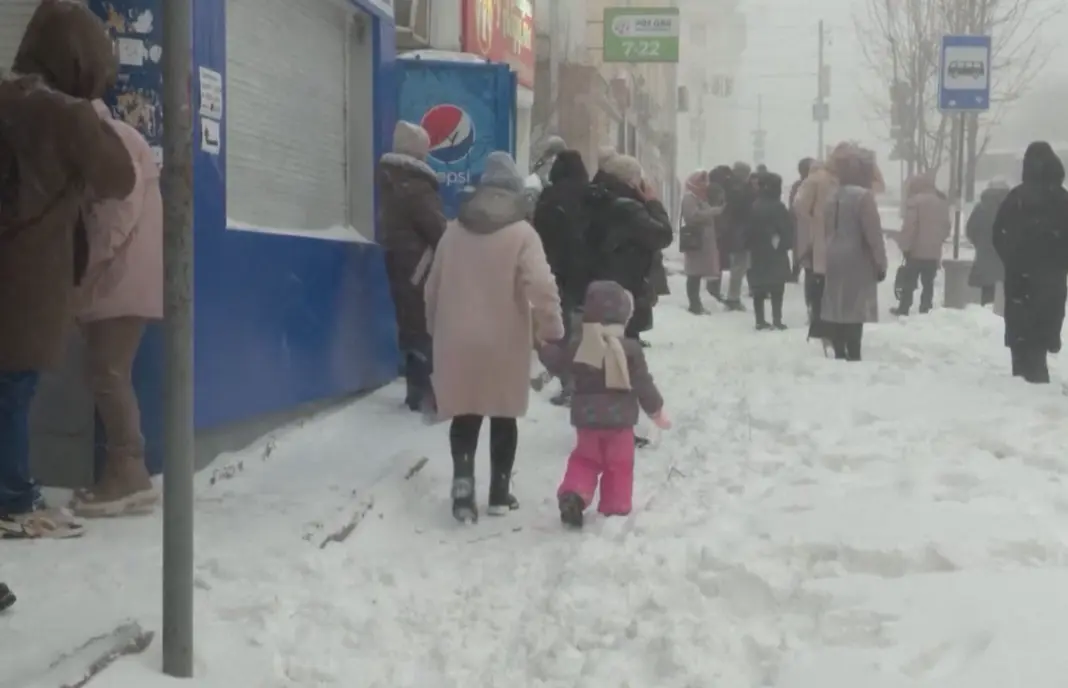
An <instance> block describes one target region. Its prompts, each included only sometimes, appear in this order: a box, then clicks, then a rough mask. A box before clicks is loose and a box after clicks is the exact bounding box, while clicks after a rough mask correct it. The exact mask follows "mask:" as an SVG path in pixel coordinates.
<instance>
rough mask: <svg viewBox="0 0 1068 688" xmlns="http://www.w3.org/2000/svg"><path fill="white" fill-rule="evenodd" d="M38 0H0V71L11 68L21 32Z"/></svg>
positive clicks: (20, 39)
mask: <svg viewBox="0 0 1068 688" xmlns="http://www.w3.org/2000/svg"><path fill="white" fill-rule="evenodd" d="M39 2H40V0H0V71H2V72H6V71H7V70H9V69H11V63H12V62H13V61H14V60H15V53H16V52H17V51H18V49H19V42H21V41H22V32H23V31H25V30H26V25H27V24H29V23H30V17H32V16H33V11H34V10H35V9H37V4H38V3H39Z"/></svg>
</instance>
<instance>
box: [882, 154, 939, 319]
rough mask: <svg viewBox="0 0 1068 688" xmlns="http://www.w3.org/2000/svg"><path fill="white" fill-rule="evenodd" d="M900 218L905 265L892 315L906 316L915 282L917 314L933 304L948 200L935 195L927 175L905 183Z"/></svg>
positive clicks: (901, 244) (933, 185)
mask: <svg viewBox="0 0 1068 688" xmlns="http://www.w3.org/2000/svg"><path fill="white" fill-rule="evenodd" d="M902 219H903V222H902V225H901V239H900V246H901V252H902V254H904V257H905V265H904V266H903V269H904V273H903V275H902V278H901V280H900V294H899V297H898V298H899V302H898V305H897V307H896V308H894V309H893V313H894V314H895V315H908V314H909V309H910V308H912V298H913V295H914V294H915V292H916V285H917V282H920V283H921V284H922V289H921V291H920V313H928V312H930V310H931V308H932V307H933V305H934V283H935V276H936V275H937V274H938V270H939V268H941V266H942V248H943V245H944V244H945V242H946V239H948V238H949V235H950V232H952V231H953V220H952V218H951V217H950V206H949V201H947V200H946V198H945V196H940V195H939V194H938V188H937V187H936V186H935V181H934V179H933V178H932V177H931V176H930V175H920V176H917V177H914V178H912V179H910V180H909V182H908V184H907V185H906V201H905V216H904V217H903V218H902ZM896 281H897V280H895V282H896Z"/></svg>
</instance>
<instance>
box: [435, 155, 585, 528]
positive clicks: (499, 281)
mask: <svg viewBox="0 0 1068 688" xmlns="http://www.w3.org/2000/svg"><path fill="white" fill-rule="evenodd" d="M525 210H526V208H525V202H524V199H523V178H522V175H521V174H520V173H519V169H518V168H517V167H516V164H515V162H514V161H513V160H512V158H511V157H509V156H508V154H507V153H501V152H496V153H491V154H490V156H489V158H487V160H486V169H485V171H484V172H483V174H482V178H481V180H480V181H479V185H478V188H477V189H476V190H475V192H474V194H473V195H471V196H470V197H469V198H468V199H467V200H465V201H464V202H463V204H462V205H461V206H460V214H459V217H458V218H457V220H456V221H455V222H452V223H450V224H449V226H448V228H447V229H446V230H445V234H444V236H442V238H441V242H440V243H439V244H438V249H437V251H436V253H435V254H434V263H433V265H432V266H431V268H430V275H429V276H428V278H427V284H426V317H427V326H428V328H429V331H430V334H431V338H432V341H433V343H434V344H433V346H434V366H433V370H434V372H433V384H434V393H435V395H436V397H437V404H438V413H439V415H440V417H442V418H451V419H452V427H451V428H450V429H449V444H450V448H451V450H452V460H453V484H452V513H453V516H454V517H455V518H456V519H457V520H460V521H464V522H474V521H477V520H478V508H477V506H476V500H475V452H476V450H477V448H478V436H479V433H480V431H481V429H482V420H483V418H486V417H489V418H490V469H491V475H490V489H489V513H491V514H504V513H507V512H508V511H512V510H515V509H517V508H519V502H518V500H516V498H515V497H514V496H513V495H512V494H511V491H510V489H511V478H512V466H513V465H514V463H515V454H516V447H517V444H518V440H519V431H518V426H517V423H516V419H517V418H518V417H520V416H523V415H525V414H526V411H527V403H528V395H529V393H530V363H531V351H532V344H533V343H534V342H535V341H541V342H548V341H556V340H559V339H561V338H562V337H563V336H564V323H563V319H562V317H561V313H560V296H559V293H558V292H557V288H556V280H555V279H554V277H553V274H552V271H551V270H550V269H549V263H548V261H547V260H546V258H545V251H544V249H543V248H542V245H541V239H539V238H538V234H537V232H536V231H535V230H534V228H533V227H532V226H530V224H529V223H528V222H527V221H526V220H524V219H523V218H524V215H525Z"/></svg>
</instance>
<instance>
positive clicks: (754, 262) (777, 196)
mask: <svg viewBox="0 0 1068 688" xmlns="http://www.w3.org/2000/svg"><path fill="white" fill-rule="evenodd" d="M793 246H794V218H793V215H791V214H790V210H789V209H788V208H787V207H786V205H784V204H783V202H782V177H780V176H779V175H777V174H770V173H766V174H762V175H759V176H758V177H757V198H756V200H755V201H754V202H753V209H752V211H751V212H750V214H749V225H748V229H747V231H746V234H745V248H746V250H747V251H748V252H749V271H748V273H747V277H748V279H749V288H750V289H752V290H753V312H754V314H755V315H756V327H757V329H758V330H770V329H772V328H773V327H774V328H775V329H778V330H785V329H786V325H785V324H783V321H782V301H783V294H784V293H785V291H786V283H787V282H789V281H790V278H791V276H792V272H791V269H790V251H791V250H792V249H793ZM768 300H770V301H771V318H772V322H771V324H769V323H768V321H767V320H766V318H765V313H764V304H765V302H766V301H768Z"/></svg>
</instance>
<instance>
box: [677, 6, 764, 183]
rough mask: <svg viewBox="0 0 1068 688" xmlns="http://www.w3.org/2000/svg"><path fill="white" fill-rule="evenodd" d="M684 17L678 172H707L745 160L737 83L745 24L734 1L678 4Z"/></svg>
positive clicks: (745, 143)
mask: <svg viewBox="0 0 1068 688" xmlns="http://www.w3.org/2000/svg"><path fill="white" fill-rule="evenodd" d="M681 4H682V12H683V15H684V17H685V20H684V21H683V31H682V36H681V43H682V46H681V50H682V52H683V54H684V55H685V56H686V62H685V67H684V68H683V69H681V70H680V72H679V83H680V85H681V86H682V87H683V93H684V97H683V100H685V101H686V103H685V105H686V107H685V108H684V111H683V112H680V113H679V116H678V118H679V119H678V129H679V134H680V136H683V137H685V138H686V139H687V140H688V141H689V145H686V146H682V147H680V149H679V168H680V170H683V171H684V172H685V171H690V170H695V169H709V168H710V167H713V166H715V165H717V164H730V163H731V162H732V161H733V160H736V159H748V158H749V157H750V156H749V154H748V149H749V148H750V146H749V138H748V137H749V131H748V129H749V127H744V126H741V125H740V124H739V119H740V118H739V116H738V115H739V106H740V104H739V100H738V93H739V91H740V90H741V89H739V88H738V83H737V78H738V73H739V70H740V69H741V64H742V55H743V53H744V52H745V48H746V20H745V15H744V14H743V12H742V10H741V8H740V7H739V5H740V2H739V0H683V2H682V3H681Z"/></svg>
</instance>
